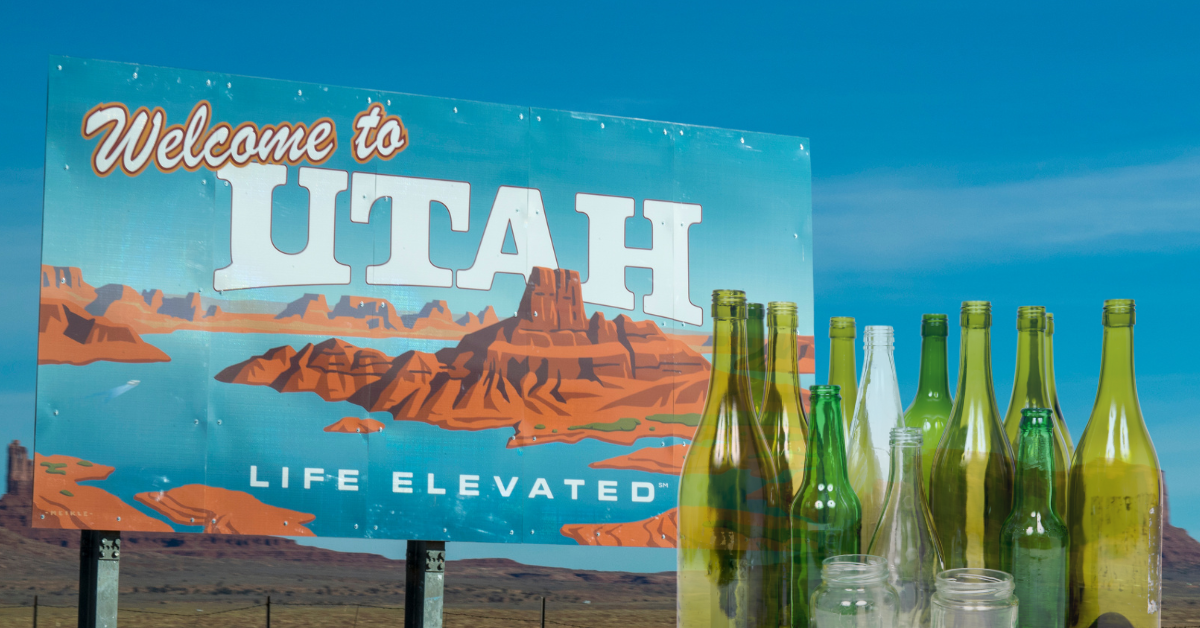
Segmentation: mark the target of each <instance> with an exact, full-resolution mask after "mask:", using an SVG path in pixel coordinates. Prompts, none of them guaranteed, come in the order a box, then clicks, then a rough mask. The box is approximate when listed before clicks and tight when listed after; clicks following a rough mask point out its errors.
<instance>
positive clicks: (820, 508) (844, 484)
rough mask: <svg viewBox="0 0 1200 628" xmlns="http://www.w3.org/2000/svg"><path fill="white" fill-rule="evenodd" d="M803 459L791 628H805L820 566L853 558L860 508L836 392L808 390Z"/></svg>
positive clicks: (833, 388)
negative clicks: (848, 465)
mask: <svg viewBox="0 0 1200 628" xmlns="http://www.w3.org/2000/svg"><path fill="white" fill-rule="evenodd" d="M809 392H811V393H812V394H811V396H810V397H809V403H810V404H812V412H811V413H810V417H811V420H810V421H809V424H808V455H807V456H806V457H805V459H804V460H805V461H804V481H803V482H801V484H800V488H799V489H798V490H797V491H796V499H795V501H793V502H792V517H791V518H792V541H791V562H792V570H791V581H792V595H791V600H792V604H791V610H792V623H791V625H792V626H793V628H807V627H808V626H809V622H810V620H811V613H810V607H809V603H810V602H811V601H812V594H813V593H814V592H815V591H816V590H817V587H819V586H821V563H822V561H824V560H825V559H826V558H829V557H831V556H841V555H843V554H857V553H859V548H860V547H861V542H860V536H861V534H862V508H861V507H860V505H859V503H858V497H857V496H855V494H854V489H853V488H852V487H851V486H850V477H849V476H848V475H847V473H846V444H845V443H846V440H845V437H844V436H843V435H842V424H843V423H842V417H841V414H842V405H841V400H840V399H839V398H838V397H839V395H838V387H837V386H812V387H810V388H809Z"/></svg>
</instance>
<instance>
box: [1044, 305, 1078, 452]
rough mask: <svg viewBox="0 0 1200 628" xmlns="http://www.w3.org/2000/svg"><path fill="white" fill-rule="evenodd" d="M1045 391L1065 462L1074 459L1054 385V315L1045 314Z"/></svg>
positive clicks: (1065, 420) (1068, 431)
mask: <svg viewBox="0 0 1200 628" xmlns="http://www.w3.org/2000/svg"><path fill="white" fill-rule="evenodd" d="M1046 389H1047V390H1048V394H1049V395H1050V402H1051V403H1053V404H1054V420H1055V421H1057V422H1058V425H1057V427H1058V428H1059V429H1060V430H1061V431H1062V436H1063V441H1065V442H1066V443H1067V460H1073V459H1074V458H1075V441H1074V440H1071V430H1070V428H1068V427H1067V419H1066V417H1064V416H1063V412H1062V405H1060V404H1059V403H1058V386H1057V385H1056V384H1055V383H1054V314H1051V313H1050V312H1046Z"/></svg>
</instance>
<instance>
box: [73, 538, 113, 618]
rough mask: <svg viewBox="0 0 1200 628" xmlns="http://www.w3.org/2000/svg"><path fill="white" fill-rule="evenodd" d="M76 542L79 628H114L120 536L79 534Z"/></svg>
mask: <svg viewBox="0 0 1200 628" xmlns="http://www.w3.org/2000/svg"><path fill="white" fill-rule="evenodd" d="M79 540H80V543H79V628H117V585H118V583H119V580H120V575H121V533H120V532H108V531H104V530H82V531H81V533H80V539H79Z"/></svg>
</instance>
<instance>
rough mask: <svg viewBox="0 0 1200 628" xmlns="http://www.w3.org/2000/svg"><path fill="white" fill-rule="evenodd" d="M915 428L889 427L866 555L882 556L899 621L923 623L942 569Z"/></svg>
mask: <svg viewBox="0 0 1200 628" xmlns="http://www.w3.org/2000/svg"><path fill="white" fill-rule="evenodd" d="M921 440H922V435H921V430H920V428H915V427H897V428H894V429H893V430H892V434H891V444H892V468H891V473H890V474H889V475H888V488H887V498H886V500H885V501H884V507H883V516H882V517H880V520H879V525H878V527H876V529H875V536H874V538H872V539H871V545H870V549H868V550H867V553H868V554H872V555H874V556H881V557H883V559H884V560H885V561H887V566H888V570H889V572H890V575H889V578H888V581H889V582H891V584H892V587H894V588H895V589H896V593H897V594H898V595H899V596H900V625H901V626H911V627H913V628H917V627H920V626H928V625H929V600H930V598H931V597H933V591H934V580H935V579H936V578H937V575H938V574H939V573H941V572H942V570H944V569H945V566H944V564H943V562H942V548H941V545H940V544H939V543H938V537H937V530H936V529H935V528H934V525H933V517H932V516H931V515H930V514H929V504H928V502H927V501H926V499H925V490H924V488H923V486H922V484H921V450H922V446H921Z"/></svg>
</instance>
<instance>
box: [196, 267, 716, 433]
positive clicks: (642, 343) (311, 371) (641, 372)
mask: <svg viewBox="0 0 1200 628" xmlns="http://www.w3.org/2000/svg"><path fill="white" fill-rule="evenodd" d="M579 286H580V284H579V274H578V273H577V272H575V271H571V270H550V269H547V268H535V269H534V271H533V273H532V274H531V276H530V278H529V282H528V283H527V285H526V289H525V295H524V296H523V297H522V299H521V305H520V307H519V308H518V314H517V316H515V317H513V318H508V319H504V320H502V321H499V322H497V323H494V324H492V325H489V326H488V327H485V328H483V329H480V330H478V331H475V332H473V333H469V334H467V335H466V336H464V337H463V339H462V340H461V341H460V342H459V344H458V346H456V347H453V348H447V349H443V350H441V351H438V352H437V353H436V354H429V353H423V352H419V351H409V352H406V353H404V354H402V355H400V356H398V357H391V356H388V355H385V354H383V353H382V352H380V351H376V350H374V349H364V348H358V347H355V346H353V345H351V344H349V343H347V342H345V341H342V340H339V339H335V338H331V339H329V340H326V341H324V342H322V343H320V344H316V345H313V344H309V345H305V346H304V347H302V348H301V349H300V350H298V351H297V350H296V349H294V348H292V347H291V346H282V347H276V348H274V349H272V350H270V351H268V352H267V353H265V354H263V355H260V356H256V357H253V358H250V359H249V360H246V361H244V362H241V363H239V364H235V365H233V366H230V367H228V368H226V369H225V370H223V371H221V372H220V373H219V374H217V376H216V379H217V380H218V381H221V382H226V383H235V384H249V385H260V386H270V387H272V388H274V389H275V390H277V391H280V392H315V393H317V394H318V395H320V396H321V397H322V398H323V399H325V400H326V401H349V402H351V403H354V404H356V405H359V406H361V407H363V408H365V409H366V410H368V411H369V412H388V413H390V414H391V415H392V416H393V417H395V418H396V419H397V420H408V421H423V422H428V423H432V424H434V425H438V426H441V427H443V428H446V429H459V430H481V429H490V428H497V427H514V428H516V435H515V436H514V437H513V439H512V440H511V441H510V442H509V446H510V447H519V446H522V445H529V444H533V443H535V442H536V443H546V442H569V443H574V442H578V441H580V440H582V439H584V438H596V439H599V440H603V441H606V442H613V443H621V444H631V443H633V442H634V441H636V440H637V439H638V438H643V437H646V436H659V437H666V436H680V437H683V438H690V437H691V435H692V432H693V431H694V429H695V424H694V422H689V421H680V420H676V418H675V417H676V416H678V415H693V414H698V413H699V412H700V411H701V409H702V406H703V403H704V395H705V392H706V390H707V387H708V368H709V367H708V362H707V361H706V360H704V358H703V357H701V356H700V355H699V354H698V353H696V352H695V351H694V350H692V349H691V348H690V347H688V346H687V345H685V344H683V343H682V342H679V341H677V340H675V339H673V338H672V337H670V336H667V335H665V334H663V333H662V331H661V330H659V328H658V326H657V325H655V324H654V322H652V321H641V322H638V321H634V320H632V319H630V318H629V317H628V316H625V315H621V316H618V317H617V318H616V319H614V320H611V321H610V320H606V319H605V317H604V315H603V314H602V313H599V312H597V313H595V314H593V315H592V316H591V318H587V317H586V316H585V314H584V309H583V301H582V299H581V297H580V287H579ZM689 423H690V424H689Z"/></svg>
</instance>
